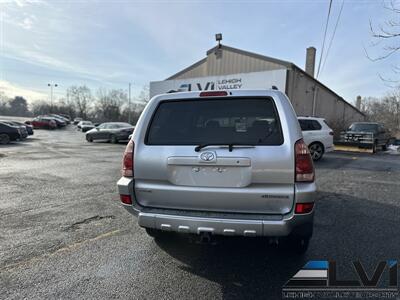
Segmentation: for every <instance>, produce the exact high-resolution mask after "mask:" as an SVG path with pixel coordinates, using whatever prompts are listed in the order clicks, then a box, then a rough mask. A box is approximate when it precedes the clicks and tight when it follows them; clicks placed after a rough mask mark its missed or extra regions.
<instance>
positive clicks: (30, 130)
mask: <svg viewBox="0 0 400 300" xmlns="http://www.w3.org/2000/svg"><path fill="white" fill-rule="evenodd" d="M12 123H13V124H16V125H19V126H24V127H25V128H26V131H27V132H28V135H33V126H32V125H29V124H24V123H21V122H17V121H12Z"/></svg>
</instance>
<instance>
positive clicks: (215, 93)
mask: <svg viewBox="0 0 400 300" xmlns="http://www.w3.org/2000/svg"><path fill="white" fill-rule="evenodd" d="M221 96H228V92H227V91H206V92H201V93H200V97H221Z"/></svg>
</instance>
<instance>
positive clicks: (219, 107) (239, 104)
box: [146, 98, 283, 145]
mask: <svg viewBox="0 0 400 300" xmlns="http://www.w3.org/2000/svg"><path fill="white" fill-rule="evenodd" d="M282 143H283V135H282V130H281V124H280V121H279V116H278V113H277V110H276V107H275V104H274V101H273V100H272V99H271V98H236V99H229V98H228V99H226V98H224V99H196V100H183V101H182V100H180V101H165V102H161V103H160V104H159V106H158V107H157V109H156V111H155V113H154V115H153V118H152V121H151V123H150V125H149V128H148V131H147V138H146V144H147V145H199V144H215V145H226V144H246V145H281V144H282Z"/></svg>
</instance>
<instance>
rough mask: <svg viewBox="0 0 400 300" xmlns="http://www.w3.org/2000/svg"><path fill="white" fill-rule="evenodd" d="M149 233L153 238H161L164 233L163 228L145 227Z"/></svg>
mask: <svg viewBox="0 0 400 300" xmlns="http://www.w3.org/2000/svg"><path fill="white" fill-rule="evenodd" d="M145 229H146V233H147V235H149V236H151V237H152V238H155V239H156V238H159V237H161V235H162V232H161V230H158V229H154V228H145Z"/></svg>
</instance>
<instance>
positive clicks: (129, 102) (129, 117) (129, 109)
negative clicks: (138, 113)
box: [128, 82, 132, 124]
mask: <svg viewBox="0 0 400 300" xmlns="http://www.w3.org/2000/svg"><path fill="white" fill-rule="evenodd" d="M131 85H132V84H131V83H130V82H129V89H128V123H129V124H131Z"/></svg>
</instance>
